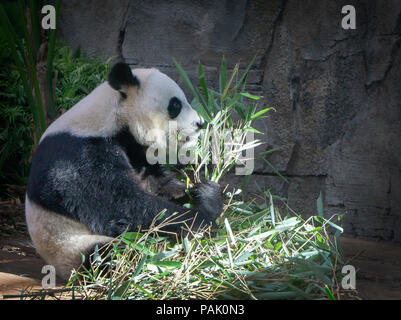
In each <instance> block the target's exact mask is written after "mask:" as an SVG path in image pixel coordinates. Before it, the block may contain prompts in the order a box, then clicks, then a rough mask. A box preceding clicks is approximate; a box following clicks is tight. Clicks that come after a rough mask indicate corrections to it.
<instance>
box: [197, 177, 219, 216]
mask: <svg viewBox="0 0 401 320" xmlns="http://www.w3.org/2000/svg"><path fill="white" fill-rule="evenodd" d="M192 197H193V199H194V204H195V206H196V207H197V209H199V213H200V214H201V215H202V216H203V218H204V219H205V220H208V221H207V222H210V221H211V222H213V223H214V222H215V220H216V219H217V218H218V216H219V215H220V214H221V211H222V210H223V193H222V188H221V187H220V185H219V184H217V183H216V182H213V181H207V182H206V183H201V184H197V185H195V186H194V188H193V189H192Z"/></svg>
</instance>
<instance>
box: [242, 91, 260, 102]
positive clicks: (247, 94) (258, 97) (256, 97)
mask: <svg viewBox="0 0 401 320" xmlns="http://www.w3.org/2000/svg"><path fill="white" fill-rule="evenodd" d="M240 95H241V96H244V97H247V98H249V99H253V100H259V99H261V98H263V96H255V95H252V94H250V93H248V92H241V93H240Z"/></svg>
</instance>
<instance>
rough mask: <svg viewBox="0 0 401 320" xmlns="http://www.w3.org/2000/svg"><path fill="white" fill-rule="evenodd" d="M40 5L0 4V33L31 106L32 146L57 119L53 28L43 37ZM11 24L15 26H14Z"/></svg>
mask: <svg viewBox="0 0 401 320" xmlns="http://www.w3.org/2000/svg"><path fill="white" fill-rule="evenodd" d="M38 5H39V6H38ZM41 5H43V3H42V1H35V0H29V1H23V0H19V1H15V2H6V3H5V4H4V5H3V4H0V21H1V28H2V30H1V32H2V33H3V34H4V35H5V37H4V38H5V39H6V41H7V43H8V47H9V53H10V55H11V57H12V59H13V62H14V63H15V67H16V69H17V70H18V72H19V76H20V81H21V83H22V86H23V89H24V95H25V97H26V99H27V102H28V104H29V106H30V112H31V116H32V119H33V127H34V132H33V140H34V143H35V144H36V143H37V142H38V141H39V139H40V136H41V135H42V133H43V132H44V131H45V129H46V126H47V124H48V123H49V122H50V121H51V120H53V119H54V118H55V117H56V112H55V98H54V91H53V81H54V79H53V57H54V50H55V42H56V38H55V37H56V29H51V30H50V31H49V32H48V34H47V35H46V33H45V32H44V30H43V29H42V28H41V27H40V22H39V21H40V19H39V18H40V17H39V8H41ZM59 5H60V0H56V3H55V6H56V13H57V12H58V8H59ZM14 21H16V22H17V23H15V24H14ZM15 26H17V28H16V27H15Z"/></svg>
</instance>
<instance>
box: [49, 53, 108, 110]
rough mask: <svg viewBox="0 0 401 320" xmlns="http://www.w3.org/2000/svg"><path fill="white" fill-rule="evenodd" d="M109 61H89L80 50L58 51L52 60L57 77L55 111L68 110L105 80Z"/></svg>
mask: <svg viewBox="0 0 401 320" xmlns="http://www.w3.org/2000/svg"><path fill="white" fill-rule="evenodd" d="M110 60H111V59H109V60H107V61H103V60H101V59H100V58H92V59H89V58H88V57H85V55H83V54H82V53H81V52H80V50H79V49H78V50H76V51H75V52H73V51H72V50H71V48H70V47H67V46H64V47H60V48H59V49H58V52H57V55H56V56H55V59H54V65H55V70H56V75H57V86H56V96H57V110H60V109H64V110H68V109H70V108H71V107H73V106H74V105H75V104H76V103H77V102H78V101H79V100H81V99H82V98H84V97H85V96H87V95H88V94H89V93H90V92H91V91H92V90H93V89H94V88H96V87H97V86H98V85H99V84H100V83H102V82H103V81H105V80H106V77H107V74H108V72H109V69H110V64H109V63H110Z"/></svg>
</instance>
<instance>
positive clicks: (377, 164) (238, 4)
mask: <svg viewBox="0 0 401 320" xmlns="http://www.w3.org/2000/svg"><path fill="white" fill-rule="evenodd" d="M347 4H351V5H354V6H355V8H356V15H357V24H356V29H355V30H343V29H342V28H341V20H342V18H343V14H342V13H341V8H342V7H343V6H344V5H347ZM58 28H59V30H58V31H59V35H60V36H61V37H62V38H64V39H65V40H66V41H67V42H68V43H69V44H71V45H73V46H74V47H77V46H81V47H82V48H83V49H85V50H86V51H87V52H89V53H90V54H92V55H97V56H100V55H102V56H105V57H110V56H114V57H115V58H116V59H122V60H125V61H126V62H128V63H129V64H131V65H133V66H141V67H147V66H156V67H158V68H159V69H161V70H162V71H164V72H166V73H167V74H168V75H170V76H171V77H173V78H174V79H177V80H178V74H177V71H176V70H175V67H174V65H173V62H172V58H173V57H174V58H175V59H177V60H178V61H179V62H180V63H181V64H182V65H183V67H184V68H185V69H186V71H187V72H188V73H189V74H190V75H191V76H192V77H193V78H195V75H196V66H197V63H198V60H200V61H201V62H202V63H203V64H204V65H205V70H206V78H207V79H208V80H209V81H211V83H215V81H216V74H217V68H218V66H219V64H220V61H221V58H222V56H223V55H224V56H225V57H226V60H227V61H228V63H229V66H230V67H231V68H232V67H233V66H234V64H235V63H236V62H238V61H241V66H242V67H243V68H244V67H245V66H246V65H247V63H248V62H249V61H250V60H251V59H252V58H253V57H254V55H255V54H256V53H257V59H256V62H255V64H254V67H253V68H252V70H251V72H250V76H249V84H248V88H249V90H251V91H252V92H255V93H257V94H261V95H263V96H264V101H263V104H264V105H268V106H273V107H275V108H276V109H277V112H275V113H272V114H270V117H269V118H268V119H266V120H263V121H260V122H259V123H257V127H258V128H259V129H260V130H261V131H263V132H264V133H265V135H264V136H263V140H264V141H265V142H266V144H265V145H264V146H263V147H262V148H260V149H259V150H260V151H264V150H269V149H271V148H278V149H279V151H276V152H274V153H272V154H271V155H269V157H268V158H267V159H268V160H269V161H270V162H271V163H272V164H273V165H274V166H275V167H276V168H277V169H278V170H279V171H280V173H281V174H282V175H283V176H285V177H286V178H287V179H288V181H289V183H286V182H284V181H283V180H282V179H281V178H279V177H277V176H276V175H275V174H274V172H273V171H272V169H271V168H270V167H269V166H268V165H267V164H266V163H265V162H263V161H261V162H258V163H257V164H256V168H255V175H254V176H253V178H252V179H253V180H251V181H250V184H249V189H248V192H250V193H252V191H255V190H256V184H255V182H256V183H257V184H258V185H259V186H260V187H265V188H270V189H271V190H273V192H275V193H278V194H281V195H283V196H286V197H288V200H289V204H290V206H291V207H292V208H294V209H295V210H297V211H299V212H301V213H303V214H305V215H310V214H314V213H315V212H316V199H317V197H318V196H319V193H320V192H322V194H323V197H324V205H325V215H327V216H328V217H329V216H331V215H332V214H343V213H346V214H345V216H344V219H343V225H344V227H345V233H346V234H347V235H352V236H356V237H361V238H368V239H376V240H391V241H395V242H401V73H400V71H401V69H400V66H401V50H400V45H401V1H399V0H386V1H382V0H365V1H362V0H360V1H356V0H347V1H342V0H341V1H340V0H339V1H333V0H321V1H314V0H288V1H286V0H271V1H263V0H260V1H257V0H249V1H245V0H239V1H231V0H225V1H200V0H198V1H185V0H178V1H168V0H158V1H156V0H154V1H128V0H118V1H111V0H110V1H102V2H101V4H100V2H99V1H94V0H88V1H78V0H69V1H66V0H64V1H62V5H61V12H60V20H59V25H58ZM241 179H242V178H241V177H236V176H232V177H230V181H231V182H233V183H239V182H240V181H241Z"/></svg>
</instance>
